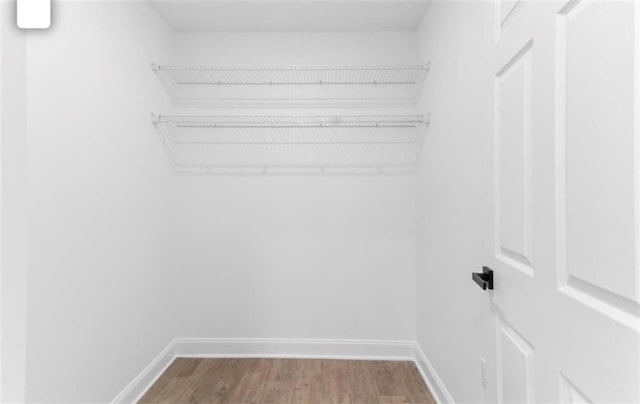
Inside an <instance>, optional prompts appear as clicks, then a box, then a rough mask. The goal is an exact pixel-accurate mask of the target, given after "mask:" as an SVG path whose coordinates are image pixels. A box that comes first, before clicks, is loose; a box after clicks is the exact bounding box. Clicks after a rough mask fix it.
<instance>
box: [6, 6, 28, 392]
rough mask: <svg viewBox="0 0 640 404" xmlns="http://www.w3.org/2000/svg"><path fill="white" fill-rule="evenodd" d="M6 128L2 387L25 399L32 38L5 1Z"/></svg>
mask: <svg viewBox="0 0 640 404" xmlns="http://www.w3.org/2000/svg"><path fill="white" fill-rule="evenodd" d="M0 52H1V54H0V65H1V66H0V68H1V69H2V70H1V71H0V75H1V77H0V80H1V81H2V85H1V89H0V91H1V92H0V108H1V115H2V121H1V125H2V126H1V132H2V155H1V156H0V159H1V160H2V177H1V180H0V181H1V183H2V207H1V208H2V227H1V230H2V244H1V246H0V248H1V249H2V261H1V262H0V265H1V268H0V270H1V274H0V275H1V278H0V287H1V288H2V290H1V293H0V294H1V295H2V296H1V297H2V299H1V300H0V309H1V310H2V312H1V313H0V317H1V319H2V323H1V326H2V330H1V332H2V345H1V346H0V349H1V354H2V357H1V358H0V365H1V367H2V372H1V373H2V388H1V389H0V390H1V394H2V395H1V396H0V400H1V401H3V402H19V401H21V400H23V399H24V389H25V342H26V310H27V308H26V299H27V298H26V296H27V294H26V281H27V275H26V274H27V271H26V268H27V212H26V208H25V205H26V195H27V190H26V171H27V167H26V164H27V148H26V144H27V134H26V131H27V105H26V96H27V91H26V90H27V75H26V63H27V52H26V39H25V37H24V35H22V34H21V32H20V31H19V30H18V29H17V28H16V26H15V4H14V3H13V2H11V3H9V2H5V1H0Z"/></svg>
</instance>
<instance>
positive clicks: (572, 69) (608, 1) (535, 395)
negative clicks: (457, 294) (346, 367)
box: [478, 0, 640, 403]
mask: <svg viewBox="0 0 640 404" xmlns="http://www.w3.org/2000/svg"><path fill="white" fill-rule="evenodd" d="M494 49H495V52H494V54H493V55H492V56H491V57H492V59H493V63H494V73H495V76H494V83H495V85H494V101H495V109H494V111H495V120H494V132H493V133H491V134H490V138H489V139H488V142H489V143H488V144H489V145H491V147H488V148H487V150H488V152H487V155H488V161H489V162H490V165H491V173H492V175H491V176H490V177H489V178H488V189H489V190H490V192H488V195H487V197H488V198H489V201H490V203H488V204H487V206H488V207H490V212H489V214H490V217H492V218H493V220H492V221H490V226H488V227H489V230H490V234H489V238H490V240H491V243H490V248H488V251H487V252H488V257H487V264H486V265H488V266H489V267H490V268H491V269H493V270H494V290H492V291H488V299H489V301H490V307H491V309H492V310H493V313H494V315H495V323H496V334H495V338H496V345H495V347H496V351H495V357H494V358H491V359H490V360H489V365H491V366H492V367H493V368H494V369H495V370H496V371H495V378H496V379H495V387H496V389H495V391H496V397H495V398H496V401H498V402H501V403H525V402H575V403H582V402H630V403H631V402H633V403H637V402H640V272H639V271H640V1H635V2H634V1H633V0H627V1H615V0H571V1H567V0H564V1H559V0H554V1H532V0H529V1H527V0H518V1H513V0H497V1H496V5H495V48H494ZM478 293H485V292H483V291H482V290H481V289H478Z"/></svg>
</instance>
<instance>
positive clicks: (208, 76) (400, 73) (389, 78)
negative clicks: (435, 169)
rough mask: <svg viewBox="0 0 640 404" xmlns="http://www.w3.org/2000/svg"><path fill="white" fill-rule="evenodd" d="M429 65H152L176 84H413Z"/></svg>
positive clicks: (419, 78) (420, 77)
mask: <svg viewBox="0 0 640 404" xmlns="http://www.w3.org/2000/svg"><path fill="white" fill-rule="evenodd" d="M428 68H429V67H428V65H408V66H268V67H256V66H175V65H174V66H171V65H153V69H154V71H156V72H161V73H164V74H166V75H167V76H169V77H171V78H172V79H173V81H174V82H175V83H176V84H178V85H194V84H196V85H197V84H208V85H291V84H298V85H325V84H328V85H331V84H343V85H344V84H366V85H377V84H415V83H417V82H419V81H421V80H422V79H423V77H424V75H425V73H426V72H427V71H428Z"/></svg>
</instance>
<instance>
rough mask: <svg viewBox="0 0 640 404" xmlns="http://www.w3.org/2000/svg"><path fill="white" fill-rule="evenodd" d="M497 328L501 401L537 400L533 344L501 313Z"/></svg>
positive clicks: (499, 399) (498, 377) (497, 317)
mask: <svg viewBox="0 0 640 404" xmlns="http://www.w3.org/2000/svg"><path fill="white" fill-rule="evenodd" d="M496 327H497V328H496V335H497V339H496V340H497V346H496V356H497V357H496V364H497V378H496V380H497V382H498V403H505V402H506V403H511V402H521V403H524V402H526V403H533V402H535V383H534V363H533V361H534V351H535V350H534V347H533V345H531V344H530V343H529V342H528V341H527V340H526V339H525V338H524V337H523V336H522V335H520V333H518V331H516V330H515V329H514V328H513V327H512V326H511V325H510V324H509V323H508V322H507V321H506V320H505V319H504V318H503V317H502V316H500V315H496ZM518 355H519V356H520V357H518ZM518 362H519V363H518ZM518 366H520V367H521V368H520V369H518V368H517V367H518Z"/></svg>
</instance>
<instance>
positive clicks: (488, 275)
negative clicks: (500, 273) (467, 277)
mask: <svg viewBox="0 0 640 404" xmlns="http://www.w3.org/2000/svg"><path fill="white" fill-rule="evenodd" d="M471 278H472V279H473V280H474V282H475V283H477V284H478V286H480V287H481V288H482V290H487V288H488V289H490V290H493V271H492V270H491V269H489V267H482V273H480V272H473V273H472V274H471Z"/></svg>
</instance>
